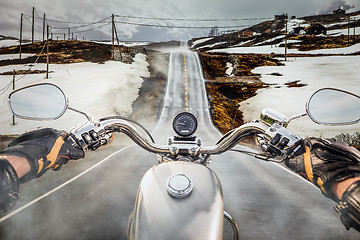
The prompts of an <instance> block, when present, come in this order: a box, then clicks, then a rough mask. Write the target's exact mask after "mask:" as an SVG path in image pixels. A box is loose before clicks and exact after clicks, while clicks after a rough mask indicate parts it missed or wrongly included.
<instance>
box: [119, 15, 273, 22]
mask: <svg viewBox="0 0 360 240" xmlns="http://www.w3.org/2000/svg"><path fill="white" fill-rule="evenodd" d="M115 17H120V18H133V19H147V20H174V21H192V22H197V21H199V22H217V21H248V20H264V19H272V18H270V17H266V18H227V19H226V18H225V19H196V18H163V17H136V16H125V15H115Z"/></svg>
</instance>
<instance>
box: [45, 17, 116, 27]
mask: <svg viewBox="0 0 360 240" xmlns="http://www.w3.org/2000/svg"><path fill="white" fill-rule="evenodd" d="M109 18H111V17H107V18H104V19H102V20H100V21H97V22H91V23H87V24H84V25H80V26H69V27H52V28H53V29H68V28H83V27H88V26H91V25H95V24H98V23H103V22H105V21H106V20H108V19H109ZM50 21H51V20H49V22H50ZM108 23H110V22H108Z"/></svg>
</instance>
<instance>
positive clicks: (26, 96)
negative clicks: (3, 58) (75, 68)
mask: <svg viewBox="0 0 360 240" xmlns="http://www.w3.org/2000/svg"><path fill="white" fill-rule="evenodd" d="M8 100H9V106H10V110H11V112H12V114H13V115H14V116H16V117H19V118H25V119H31V120H51V119H57V118H59V117H61V116H62V115H63V114H64V113H65V111H66V109H67V107H68V100H67V98H66V96H65V94H64V92H63V91H62V90H61V89H60V88H59V87H57V86H55V85H53V84H49V83H41V84H35V85H31V86H27V87H24V88H21V89H18V90H15V91H13V92H12V93H10V95H9V98H8Z"/></svg>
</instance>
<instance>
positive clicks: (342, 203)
mask: <svg viewBox="0 0 360 240" xmlns="http://www.w3.org/2000/svg"><path fill="white" fill-rule="evenodd" d="M305 149H306V152H305V153H304V154H303V155H299V156H297V157H294V158H290V159H287V160H286V161H285V164H286V166H288V167H289V168H290V169H292V170H294V171H295V172H296V173H298V174H299V175H301V176H302V177H303V178H305V179H307V180H309V181H310V182H312V183H313V184H314V185H315V186H317V187H318V188H320V189H321V191H322V193H323V194H324V195H325V196H326V197H328V198H331V199H333V200H334V201H336V202H338V203H339V204H338V205H337V206H336V207H335V210H336V211H337V212H340V213H341V216H340V219H341V221H342V223H343V224H344V225H345V227H346V229H349V228H350V227H353V228H355V229H357V230H358V231H360V181H358V182H357V184H353V185H351V186H350V187H349V188H348V189H347V190H346V191H345V193H344V195H343V197H342V199H339V198H338V197H337V196H336V195H335V194H334V193H333V191H332V188H331V187H332V184H333V183H336V182H342V181H345V180H346V179H349V178H354V177H358V176H360V152H359V151H358V150H357V149H355V148H354V147H350V146H349V145H348V144H346V143H343V142H341V141H337V140H335V139H324V138H308V139H306V140H305Z"/></svg>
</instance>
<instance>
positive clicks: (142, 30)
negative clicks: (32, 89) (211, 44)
mask: <svg viewBox="0 0 360 240" xmlns="http://www.w3.org/2000/svg"><path fill="white" fill-rule="evenodd" d="M33 7H35V9H36V14H37V15H38V16H39V17H41V18H42V17H43V15H44V13H45V14H46V17H47V18H48V19H49V20H57V21H63V22H71V23H60V22H55V21H49V22H48V24H49V25H50V26H52V27H54V29H53V30H52V32H53V33H54V34H55V33H59V34H56V35H54V38H56V37H59V38H60V39H62V38H64V36H63V33H64V32H67V31H68V30H66V29H55V28H56V27H57V28H65V27H69V26H70V27H71V26H79V24H78V23H85V24H86V23H91V22H95V21H99V20H102V19H105V18H107V17H111V15H112V14H115V15H119V16H130V17H148V18H167V19H169V18H171V19H214V20H216V19H218V20H220V21H179V20H177V21H175V20H157V19H143V18H141V19H138V18H124V17H116V18H115V20H116V21H117V23H116V28H117V31H118V35H119V38H120V39H121V40H137V41H139V40H140V41H146V40H148V41H162V40H172V39H174V40H175V39H176V40H186V39H190V38H193V37H200V36H206V35H207V34H208V33H209V31H210V29H202V28H196V29H191V28H186V29H184V28H160V27H157V28H155V27H147V26H138V25H130V24H129V23H135V24H147V25H161V26H164V25H166V26H187V27H195V26H196V27H203V26H208V27H210V26H219V27H221V26H244V25H248V24H251V25H253V24H256V23H258V22H261V21H264V20H263V19H257V20H241V19H246V18H273V16H274V15H275V14H282V13H284V12H287V13H288V14H289V16H293V15H295V16H297V17H302V16H309V15H313V14H322V13H331V12H332V10H333V9H335V8H338V7H343V8H345V9H350V10H349V11H351V12H352V11H357V10H360V0H167V1H165V0H103V1H99V0H52V1H50V0H0V9H1V14H0V35H6V36H14V37H19V29H20V15H21V13H24V14H26V15H25V17H24V27H23V36H24V38H27V39H30V38H31V18H30V17H28V16H27V15H31V14H32V8H33ZM234 18H236V19H239V20H237V21H222V20H224V19H234ZM110 21H111V18H109V19H107V20H106V21H104V22H102V23H99V24H97V25H91V26H88V27H83V28H73V29H72V30H71V32H75V33H74V37H75V36H77V37H78V39H82V38H83V37H85V38H87V39H88V40H89V39H97V40H109V39H111V25H110V24H108V25H106V26H104V27H102V28H98V29H96V30H92V31H87V32H79V31H83V30H87V29H89V28H95V27H100V26H102V25H105V24H107V23H108V22H110ZM35 22H36V25H35V32H36V33H35V38H36V39H42V36H43V35H42V20H41V19H35ZM120 22H122V23H120ZM125 23H128V24H125ZM239 28H240V27H238V28H235V27H234V28H230V29H222V28H221V29H220V31H225V30H232V29H239ZM76 32H77V33H76Z"/></svg>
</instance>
